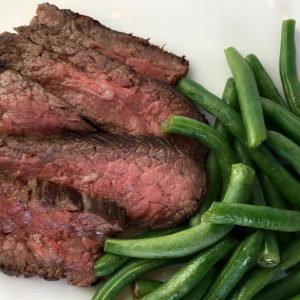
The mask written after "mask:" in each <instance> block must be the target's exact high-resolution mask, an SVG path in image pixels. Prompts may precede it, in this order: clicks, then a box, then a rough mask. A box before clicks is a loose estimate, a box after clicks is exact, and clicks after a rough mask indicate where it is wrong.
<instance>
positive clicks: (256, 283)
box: [230, 239, 300, 300]
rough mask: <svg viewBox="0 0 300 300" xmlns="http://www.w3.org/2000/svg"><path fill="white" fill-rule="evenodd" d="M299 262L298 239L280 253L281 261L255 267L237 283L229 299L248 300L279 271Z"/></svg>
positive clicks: (299, 241)
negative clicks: (277, 263)
mask: <svg viewBox="0 0 300 300" xmlns="http://www.w3.org/2000/svg"><path fill="white" fill-rule="evenodd" d="M299 262H300V240H299V239H298V240H297V241H295V242H294V243H291V244H290V245H289V247H288V248H287V249H286V250H285V251H283V253H282V261H281V263H280V264H279V265H277V266H276V267H274V268H260V267H257V268H255V269H254V270H253V271H252V272H251V273H250V274H246V276H244V280H243V281H242V282H241V283H240V284H239V285H238V287H237V288H236V289H235V291H234V292H233V294H232V296H231V297H230V299H231V300H250V299H253V297H254V296H255V295H256V294H257V293H258V292H259V291H260V290H261V289H263V288H264V287H265V286H266V285H267V284H269V283H270V282H272V281H273V280H274V279H275V278H276V277H277V276H278V275H279V274H280V273H282V272H284V271H285V270H287V269H289V268H290V267H292V266H294V265H296V264H297V263H299Z"/></svg>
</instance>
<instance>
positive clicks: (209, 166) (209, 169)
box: [189, 78, 238, 227]
mask: <svg viewBox="0 0 300 300" xmlns="http://www.w3.org/2000/svg"><path fill="white" fill-rule="evenodd" d="M222 98H223V100H224V101H225V102H226V103H228V105H230V106H231V107H234V108H236V107H237V106H238V97H237V91H236V87H235V83H234V79H233V78H229V79H228V80H227V81H226V85H225V89H224V92H223V97H222ZM214 127H215V129H216V130H217V131H218V132H219V133H221V134H222V136H223V137H224V138H225V139H226V140H227V141H228V140H230V134H229V133H228V130H227V128H226V127H225V126H224V125H223V124H222V123H221V122H220V121H219V120H218V119H217V120H216V121H215V125H214ZM205 169H206V178H207V192H206V193H205V196H204V197H203V199H202V202H201V207H200V210H199V212H197V213H196V214H195V215H194V216H193V217H192V218H191V219H190V221H189V225H190V226H191V227H192V226H195V225H197V224H199V223H200V220H201V216H202V214H203V213H204V212H205V211H207V210H208V208H209V207H210V205H211V203H212V202H213V201H217V200H218V199H217V197H219V194H220V189H221V178H220V169H219V165H218V162H217V159H216V155H215V154H214V152H212V151H211V152H210V153H209V154H208V156H207V159H206V163H205Z"/></svg>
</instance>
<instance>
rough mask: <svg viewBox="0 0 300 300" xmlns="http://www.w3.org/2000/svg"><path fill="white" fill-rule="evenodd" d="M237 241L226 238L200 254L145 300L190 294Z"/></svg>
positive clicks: (173, 297)
mask: <svg viewBox="0 0 300 300" xmlns="http://www.w3.org/2000/svg"><path fill="white" fill-rule="evenodd" d="M235 245H236V241H234V240H232V239H230V238H225V239H223V240H222V241H220V242H218V243H217V244H215V245H212V246H211V247H209V248H208V249H205V250H203V251H202V252H200V253H199V254H198V255H197V256H196V257H194V258H193V259H192V260H191V261H190V262H188V263H187V264H186V265H184V266H183V267H182V268H181V269H180V270H179V271H178V272H176V273H175V274H174V275H173V276H172V277H171V278H170V279H169V280H168V281H167V282H165V283H163V284H162V285H161V286H160V287H159V288H157V289H156V290H154V291H153V292H152V293H150V294H148V295H146V296H145V297H143V298H142V299H143V300H165V299H169V300H176V299H180V298H181V297H183V296H184V295H186V294H187V293H188V292H190V291H191V290H192V289H193V288H194V287H195V286H196V284H197V283H198V282H199V281H200V280H201V279H202V278H203V277H204V276H205V275H206V274H207V273H208V272H209V271H210V270H211V268H212V267H213V266H214V265H215V264H216V263H217V262H218V261H219V260H220V259H221V258H223V257H224V256H225V255H226V254H227V253H228V252H229V251H230V250H231V249H232V248H233V247H234V246H235Z"/></svg>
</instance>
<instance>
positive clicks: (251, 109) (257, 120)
mask: <svg viewBox="0 0 300 300" xmlns="http://www.w3.org/2000/svg"><path fill="white" fill-rule="evenodd" d="M225 56H226V59H227V62H228V65H229V67H230V69H231V72H232V74H233V78H234V80H235V83H236V88H237V92H238V99H239V103H240V109H241V113H242V117H243V123H244V126H245V130H246V136H247V142H248V146H249V147H250V148H256V147H257V146H259V145H260V144H261V143H262V142H263V141H265V140H266V139H267V131H266V127H265V122H264V117H263V112H262V107H261V102H260V96H259V92H258V89H257V85H256V81H255V77H254V74H253V72H252V70H251V68H250V66H249V65H248V64H247V62H246V61H245V59H244V58H243V57H242V56H241V55H240V53H239V52H238V51H237V50H236V49H235V48H233V47H230V48H228V49H226V50H225Z"/></svg>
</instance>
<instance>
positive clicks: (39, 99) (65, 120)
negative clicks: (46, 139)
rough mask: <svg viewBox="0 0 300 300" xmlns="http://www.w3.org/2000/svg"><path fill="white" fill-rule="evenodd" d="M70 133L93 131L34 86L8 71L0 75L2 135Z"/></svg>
mask: <svg viewBox="0 0 300 300" xmlns="http://www.w3.org/2000/svg"><path fill="white" fill-rule="evenodd" d="M71 131H75V132H92V131H94V128H93V127H91V126H90V125H89V124H88V123H86V122H85V121H84V120H83V119H82V118H81V117H80V115H79V114H78V113H76V112H75V111H73V110H72V109H71V108H70V105H68V104H67V103H65V102H63V101H61V100H60V99H58V98H57V97H55V96H54V95H52V94H50V93H49V92H47V91H45V90H44V88H43V87H41V86H40V85H39V84H37V83H36V82H33V81H32V80H30V79H29V78H26V77H25V76H21V75H20V74H18V73H16V72H14V71H11V70H7V71H5V72H3V73H1V74H0V132H1V133H3V134H8V135H41V136H43V135H50V134H56V133H62V132H71Z"/></svg>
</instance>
